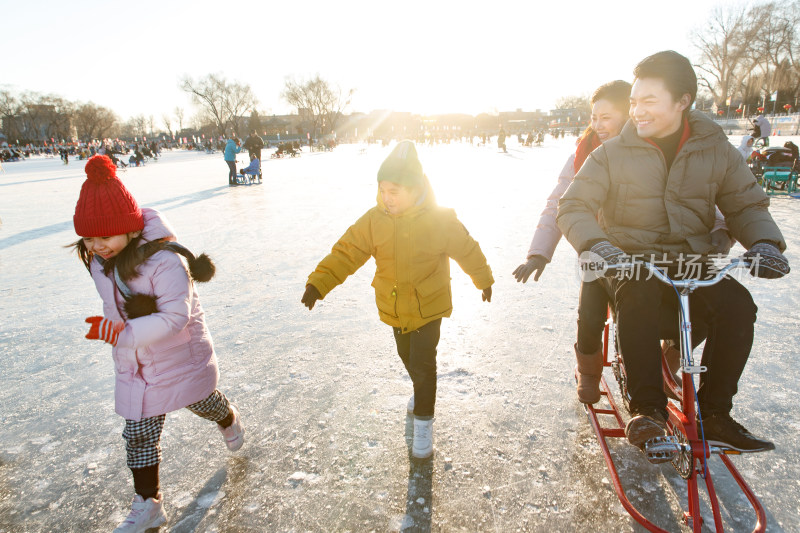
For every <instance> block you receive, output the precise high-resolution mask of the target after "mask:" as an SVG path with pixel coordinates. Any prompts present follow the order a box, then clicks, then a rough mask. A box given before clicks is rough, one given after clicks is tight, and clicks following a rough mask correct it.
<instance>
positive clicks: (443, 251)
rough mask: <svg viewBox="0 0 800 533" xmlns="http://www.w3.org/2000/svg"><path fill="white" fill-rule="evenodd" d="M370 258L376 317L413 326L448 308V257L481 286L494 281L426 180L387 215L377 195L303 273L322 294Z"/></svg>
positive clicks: (444, 313) (444, 314) (446, 313)
mask: <svg viewBox="0 0 800 533" xmlns="http://www.w3.org/2000/svg"><path fill="white" fill-rule="evenodd" d="M370 256H371V257H374V258H375V265H376V271H375V278H374V279H373V280H372V286H373V287H374V288H375V303H376V304H377V306H378V313H379V314H380V319H381V321H383V322H385V323H386V324H388V325H390V326H392V327H397V328H401V329H402V331H403V332H409V331H414V330H416V329H418V328H420V327H422V326H424V325H425V324H427V323H428V322H431V321H433V320H436V319H437V318H442V317H448V316H450V313H451V312H452V310H453V301H452V298H451V294H450V258H451V257H452V258H453V259H455V260H456V262H458V264H459V266H460V267H461V268H462V269H463V270H464V272H466V273H467V274H468V275H469V276H470V277H471V278H472V282H473V283H474V284H475V286H476V287H477V288H478V289H480V290H483V289H485V288H487V287H490V286H491V285H492V284H493V283H494V278H492V270H491V268H489V265H488V264H487V263H486V257H484V255H483V252H481V248H480V246H479V245H478V243H477V242H476V241H475V240H474V239H473V238H472V237H470V235H469V232H467V229H466V228H465V227H464V225H463V224H462V223H461V222H460V221H459V220H458V218H456V213H455V211H454V210H452V209H447V208H444V207H438V206H437V205H436V200H435V198H434V195H433V190H432V189H431V187H430V183H429V182H427V179H426V192H425V194H424V195H423V197H422V199H421V200H420V202H418V204H417V205H416V206H414V207H412V208H411V209H409V210H408V211H406V212H405V213H403V214H401V215H391V214H389V213H388V212H387V211H386V208H385V206H384V204H383V201H382V200H381V197H380V194H378V205H377V206H375V207H373V208H372V209H370V210H369V211H367V212H366V213H365V214H364V215H363V216H362V217H361V218H359V219H358V220H357V221H356V223H355V224H353V225H352V226H350V228H349V229H348V230H347V231H346V232H345V234H344V235H343V236H342V238H341V239H339V241H338V242H337V243H336V244H335V245H334V246H333V250H332V251H331V253H330V254H329V255H328V256H327V257H325V259H323V260H322V261H320V263H319V265H317V268H316V270H314V272H313V273H312V274H311V275H310V276H309V277H308V283H307V284H309V285H313V286H314V287H316V289H317V290H318V291H319V293H320V295H321V296H322V298H324V297H325V295H327V294H328V293H329V292H330V291H331V290H332V289H333V288H334V287H336V286H337V285H339V284H340V283H342V282H344V280H345V279H346V278H347V276H349V275H350V274H353V273H354V272H355V271H356V270H358V269H359V268H360V267H361V266H362V265H363V264H364V263H365V262H366V261H367V259H369V258H370Z"/></svg>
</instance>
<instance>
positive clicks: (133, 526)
mask: <svg viewBox="0 0 800 533" xmlns="http://www.w3.org/2000/svg"><path fill="white" fill-rule="evenodd" d="M86 175H87V179H86V181H85V182H84V183H83V187H82V188H81V193H80V197H79V199H78V204H77V206H76V207H75V216H74V218H73V222H74V225H75V232H76V233H77V234H78V235H80V236H81V239H80V240H78V241H77V242H76V243H75V248H76V249H77V250H78V255H79V256H80V258H81V260H82V261H83V263H84V265H85V266H86V268H87V269H88V270H89V272H90V273H91V275H92V278H93V279H94V282H95V285H96V286H97V292H98V293H99V294H100V297H101V298H102V300H103V316H102V317H101V316H94V317H89V318H87V319H86V322H88V323H89V324H90V329H89V333H88V334H87V335H86V337H87V338H89V339H98V340H103V341H105V342H107V343H108V344H110V345H111V346H112V349H111V353H112V357H113V358H114V369H115V373H116V386H115V393H114V396H115V404H116V412H117V414H119V415H120V416H122V417H124V418H125V429H124V430H123V432H122V436H123V438H124V439H125V443H126V449H127V463H128V467H129V468H130V469H131V472H132V474H133V485H134V490H135V496H134V500H133V505H132V508H131V512H130V514H129V515H128V517H127V518H126V519H125V520H124V521H123V522H122V523H121V524H120V525H119V526H118V527H117V529H115V530H114V531H115V532H116V533H130V532H140V531H145V530H146V529H148V528H152V527H157V526H159V525H161V524H163V523H164V522H165V521H166V514H165V513H164V507H163V501H164V500H163V496H162V495H161V493H160V492H159V478H158V465H159V463H160V462H161V446H160V442H159V441H160V438H161V432H162V430H163V428H164V419H165V415H166V413H169V412H170V411H175V410H177V409H181V408H183V407H186V408H187V409H189V410H190V411H192V412H193V413H195V414H196V415H198V416H201V417H203V418H206V419H208V420H211V421H213V422H216V423H217V427H218V428H219V430H220V432H221V433H222V435H223V438H224V439H225V444H226V445H227V447H228V449H230V450H231V451H236V450H238V449H239V448H241V446H242V444H243V443H244V427H243V426H242V422H241V419H240V416H239V412H238V410H237V409H236V407H235V406H234V405H233V404H231V403H230V402H229V401H228V399H227V398H226V397H225V395H224V394H222V393H221V392H220V391H219V390H217V380H218V378H219V371H218V369H217V360H216V356H215V355H214V345H213V343H212V341H211V335H210V334H209V332H208V329H207V328H206V324H205V318H204V314H203V308H202V307H201V306H200V301H199V299H198V295H197V290H196V289H195V286H194V283H193V280H196V281H208V280H209V279H211V277H212V276H213V274H214V265H213V264H212V263H211V261H210V260H209V259H208V256H206V255H205V254H202V255H201V256H199V257H197V258H195V257H194V256H193V255H192V254H191V252H189V251H188V250H187V249H186V248H184V247H183V246H181V245H179V244H178V243H176V242H174V241H175V232H174V231H173V230H172V228H171V227H170V226H169V224H168V223H167V221H166V220H165V219H164V217H163V216H162V215H161V214H160V213H159V212H158V211H155V210H153V209H140V208H139V206H138V205H137V203H136V200H135V199H134V198H133V196H131V194H130V193H129V192H128V190H127V189H126V188H125V186H124V185H123V184H122V182H121V181H120V180H119V179H118V178H117V176H116V165H114V163H113V162H112V161H111V160H110V159H109V158H108V157H106V156H104V155H97V156H94V157H92V158H90V159H89V161H88V162H87V163H86ZM180 256H184V257H185V258H186V259H187V262H188V265H189V268H188V270H187V267H186V264H185V263H184V261H183V260H182V259H181V257H180Z"/></svg>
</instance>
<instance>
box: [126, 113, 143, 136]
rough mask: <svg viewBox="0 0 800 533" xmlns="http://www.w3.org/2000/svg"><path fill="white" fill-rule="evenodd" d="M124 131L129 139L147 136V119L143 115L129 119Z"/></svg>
mask: <svg viewBox="0 0 800 533" xmlns="http://www.w3.org/2000/svg"><path fill="white" fill-rule="evenodd" d="M125 130H126V132H127V135H128V136H129V137H144V136H145V135H147V118H145V116H144V115H136V116H134V117H131V118H130V120H128V122H127V123H126V124H125Z"/></svg>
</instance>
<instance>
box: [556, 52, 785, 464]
mask: <svg viewBox="0 0 800 533" xmlns="http://www.w3.org/2000/svg"><path fill="white" fill-rule="evenodd" d="M634 76H635V82H634V84H633V87H632V90H631V109H630V116H631V120H630V121H628V123H627V124H626V125H625V127H624V128H623V130H622V133H621V134H620V135H619V136H618V137H616V138H615V139H612V140H610V141H608V142H607V143H605V144H603V145H602V146H601V147H600V148H598V149H596V150H595V151H594V152H592V154H591V155H590V156H589V158H588V159H587V160H586V162H585V163H584V165H583V167H582V168H581V169H580V171H579V172H578V174H577V175H576V177H575V180H574V181H573V182H572V184H571V185H570V187H569V188H568V189H567V191H566V193H565V194H564V195H563V197H562V198H561V200H560V202H559V209H558V225H559V227H560V229H561V230H562V231H563V233H564V235H565V237H566V238H567V240H569V242H570V243H571V244H572V245H573V246H574V247H575V249H576V250H577V251H578V252H579V253H580V252H585V251H591V252H594V253H596V254H599V255H600V256H601V257H602V258H603V259H605V260H606V261H608V262H609V263H614V262H619V261H621V260H623V259H624V258H629V257H630V256H631V255H635V256H639V258H642V259H645V260H648V261H651V262H652V261H654V260H655V261H656V262H658V264H659V266H667V267H668V272H669V274H670V276H672V277H675V276H678V277H680V276H681V275H688V276H689V277H697V274H700V275H705V273H706V271H707V266H708V256H709V255H710V254H712V253H713V247H712V244H711V232H712V229H713V226H714V215H715V206H718V207H719V209H720V210H721V211H722V213H723V214H724V215H725V219H726V222H727V225H728V228H729V231H730V233H731V235H732V236H733V237H734V238H735V239H736V240H738V241H739V242H740V243H742V245H743V246H744V247H745V248H747V249H748V251H747V252H746V254H745V256H746V257H748V258H750V259H751V260H752V259H755V261H754V263H753V264H754V266H753V268H752V269H751V273H752V274H753V275H756V276H760V277H764V278H778V277H782V276H784V275H785V274H787V273H788V272H789V264H788V261H787V260H786V258H785V257H784V256H783V254H782V253H781V252H782V251H783V250H784V249H785V248H786V243H785V241H784V239H783V236H782V235H781V232H780V230H779V229H778V226H777V225H776V224H775V221H774V220H773V219H772V216H771V215H770V214H769V211H768V206H769V199H768V198H767V196H766V195H765V194H764V192H763V191H762V190H761V188H760V187H759V186H758V184H757V183H756V181H755V178H754V177H753V175H752V173H751V172H750V170H749V169H748V168H747V166H746V165H745V163H744V161H743V160H742V157H741V155H740V154H739V152H738V151H737V150H736V148H735V147H734V146H733V145H731V144H730V142H728V139H727V137H726V136H725V134H724V132H723V131H722V129H721V128H720V127H719V126H718V125H716V124H715V123H714V122H713V121H711V120H710V119H708V118H707V117H706V116H705V115H703V114H702V113H699V112H697V111H689V108H690V107H691V105H692V103H693V102H694V99H695V96H696V94H697V78H696V76H695V73H694V70H693V69H692V66H691V63H690V62H689V60H688V59H686V58H685V57H683V56H682V55H680V54H678V53H676V52H673V51H665V52H659V53H657V54H654V55H652V56H650V57H647V58H645V59H644V60H642V61H641V62H640V63H639V65H637V67H636V69H635V70H634ZM598 215H599V216H598ZM692 258H695V259H696V261H697V264H700V265H702V267H701V269H700V272H698V273H695V274H694V275H692V273H690V272H686V271H684V269H685V268H686V266H687V260H691V259H692ZM644 277H645V276H639V277H638V278H630V277H628V278H626V279H606V280H604V281H605V283H606V284H607V289H608V291H609V295H610V297H611V299H612V301H613V303H614V305H615V307H616V311H617V323H618V328H619V329H618V331H619V343H620V351H621V353H622V356H623V359H624V362H625V370H626V372H627V376H628V388H629V392H630V395H631V403H630V408H631V414H632V416H633V418H632V419H631V421H630V422H629V423H628V425H627V427H626V430H625V434H626V436H627V437H628V440H629V441H630V442H631V443H632V444H634V445H635V446H637V447H640V448H642V449H643V448H644V445H645V443H646V442H647V441H648V440H650V439H651V438H653V437H657V436H661V435H664V434H665V430H666V423H665V418H666V414H667V412H666V405H667V397H666V394H665V392H664V389H663V382H662V377H661V348H660V344H659V337H660V334H661V332H660V331H659V323H660V316H661V314H662V313H663V312H666V309H667V308H670V309H671V307H670V305H671V304H672V302H675V301H676V300H677V297H676V296H675V293H674V291H673V290H672V289H671V288H670V287H667V286H666V285H664V284H663V283H661V282H660V281H658V280H657V279H655V278H650V279H643V278H644ZM670 300H671V301H670ZM665 302H666V305H665ZM756 311H757V308H756V305H755V303H754V302H753V299H752V297H751V296H750V293H749V292H748V291H747V289H746V288H745V287H744V286H742V285H741V284H739V283H738V282H736V281H735V280H733V279H731V278H725V279H723V280H722V281H721V282H720V283H718V284H716V285H714V286H712V287H703V288H698V289H697V290H695V292H694V293H692V296H691V299H690V315H691V317H692V323H693V324H695V326H696V328H697V329H700V330H702V331H707V335H708V336H707V339H706V345H705V348H704V350H703V359H702V363H701V364H702V365H705V366H707V367H708V371H707V372H706V373H704V374H702V375H701V379H700V389H699V391H698V398H699V409H700V412H701V414H702V420H703V429H704V433H705V438H706V441H708V442H709V443H710V444H712V445H717V446H723V447H727V448H732V449H736V450H739V451H747V452H755V451H764V450H771V449H774V445H773V444H772V443H771V442H769V441H767V440H764V439H760V438H758V437H756V436H754V435H752V434H751V433H750V432H749V431H747V430H746V429H745V428H744V427H743V426H741V425H740V424H739V423H737V422H736V421H735V420H733V419H732V418H731V416H730V411H731V409H732V407H733V396H734V395H735V394H736V391H737V384H738V381H739V378H740V376H741V374H742V371H743V370H744V367H745V365H746V363H747V358H748V356H749V355H750V348H751V346H752V342H753V329H754V327H753V326H754V323H755V319H756ZM670 312H674V311H670ZM666 460H669V459H666Z"/></svg>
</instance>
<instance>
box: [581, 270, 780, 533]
mask: <svg viewBox="0 0 800 533" xmlns="http://www.w3.org/2000/svg"><path fill="white" fill-rule="evenodd" d="M636 265H641V267H642V268H644V269H646V270H648V271H649V272H650V273H651V274H652V275H653V276H654V277H656V278H658V279H659V280H660V281H662V282H664V283H666V284H668V285H670V286H672V287H674V289H675V291H676V292H677V293H678V297H679V306H680V307H679V325H680V330H679V336H680V354H681V369H682V375H681V385H680V386H679V385H678V383H677V382H676V381H675V379H674V376H673V374H672V372H671V371H670V369H669V365H668V364H667V360H666V358H664V357H662V364H661V367H662V374H663V377H664V383H665V384H666V386H667V387H668V388H669V390H670V391H671V393H672V394H671V396H672V397H673V398H672V399H670V401H669V404H668V406H667V410H668V412H669V419H668V420H667V426H668V428H669V431H668V435H667V436H665V437H659V438H655V439H651V440H650V441H648V442H647V443H646V444H645V454H646V455H648V457H659V458H661V459H664V458H665V457H671V463H672V466H673V467H674V468H675V470H676V471H677V472H678V474H679V475H680V476H681V477H682V478H683V479H685V480H686V490H687V495H686V496H687V501H688V509H685V510H684V511H683V520H684V523H685V524H686V525H687V526H688V527H690V528H691V529H692V531H694V532H699V531H701V528H702V524H703V518H702V516H701V514H700V493H699V489H698V486H699V480H700V479H702V480H703V481H704V482H705V483H704V484H705V487H706V492H707V493H708V502H709V504H710V507H711V511H712V513H713V518H714V526H715V530H716V531H717V532H722V531H723V529H722V517H721V513H720V504H719V500H718V499H717V494H716V491H715V490H714V483H713V481H712V479H711V472H710V470H709V468H708V461H709V460H710V459H711V457H712V456H717V457H719V458H720V460H721V461H722V463H723V464H724V465H725V466H726V467H727V469H728V471H729V472H730V474H731V476H732V477H733V479H734V480H735V481H736V483H737V484H738V485H739V488H740V489H741V490H742V492H743V493H744V495H745V496H746V497H747V499H748V500H749V502H750V504H751V506H752V507H753V510H754V512H755V515H756V525H755V528H754V529H753V532H754V533H756V532H763V531H764V530H765V529H766V524H767V519H766V514H765V512H764V508H763V506H762V505H761V502H760V501H759V500H758V498H757V497H756V495H755V494H754V493H753V491H752V490H751V489H750V487H749V486H748V485H747V482H746V481H745V480H744V478H743V477H742V475H741V474H740V473H739V471H738V470H737V469H736V467H735V466H734V464H733V462H731V460H730V459H729V458H728V455H738V454H739V453H740V452H738V451H736V450H731V449H728V448H721V447H717V446H709V445H708V443H706V442H705V440H704V439H703V434H702V422H700V423H698V422H697V404H696V400H697V395H696V384H695V376H696V375H699V374H700V373H702V372H704V371H705V370H706V368H705V367H703V366H699V365H695V362H694V356H693V354H692V335H691V329H692V328H691V321H690V317H689V294H691V292H692V291H694V289H696V288H697V287H707V286H710V285H714V284H715V283H718V282H719V281H720V280H721V279H722V278H723V277H725V275H727V274H729V273H731V272H732V271H733V270H735V269H739V268H748V269H749V268H750V265H749V263H747V262H746V261H743V260H740V259H736V260H733V261H731V262H730V263H729V264H727V265H726V266H725V267H723V268H721V269H720V270H719V271H717V273H716V275H715V276H714V277H713V278H712V279H709V280H681V281H677V280H671V279H670V278H669V277H667V275H666V274H665V273H664V272H663V271H662V270H660V269H659V268H657V267H655V266H653V265H651V264H649V263H645V262H637V263H634V264H633V266H634V267H635V266H636ZM629 268H630V266H629ZM610 315H611V314H610V313H609V320H608V321H607V323H606V329H605V333H604V336H603V353H604V366H606V367H610V368H611V369H612V371H613V374H614V377H615V379H616V381H617V383H618V384H619V390H620V393H621V395H622V399H623V401H624V403H625V406H626V407H627V405H628V400H629V395H628V389H627V378H626V375H625V366H624V364H623V362H622V356H621V355H620V353H619V350H618V349H616V347H617V343H616V342H615V337H614V333H615V329H614V327H613V321H612V319H611V318H610ZM611 345H613V346H614V347H615V348H614V349H613V350H612V351H613V356H612V357H611V359H609V346H611ZM666 351H667V348H664V354H666ZM600 390H601V393H602V396H603V397H604V398H605V399H606V403H607V404H608V407H600V406H601V404H602V400H601V402H599V403H597V404H595V405H586V408H587V411H588V416H589V422H590V423H591V425H592V428H593V429H594V432H595V435H596V436H597V440H598V442H599V443H600V448H601V449H602V452H603V457H604V458H605V461H606V465H607V466H608V470H609V472H610V473H611V477H612V480H613V483H614V489H615V490H616V492H617V496H618V497H619V500H620V503H622V506H623V507H624V508H625V510H626V511H627V512H628V513H629V514H630V515H631V517H632V518H633V519H634V520H636V521H637V522H638V523H639V524H641V525H642V526H644V527H645V528H646V529H647V530H648V531H655V532H663V533H667V532H666V531H665V530H664V529H661V528H659V527H658V526H656V525H655V524H653V523H652V522H651V521H650V520H648V519H647V518H646V517H645V516H643V515H642V514H641V513H640V512H639V511H638V510H637V509H636V507H634V505H633V504H632V503H631V502H630V500H629V499H628V497H627V496H626V494H625V489H624V488H623V486H622V483H621V482H620V478H619V474H618V472H617V468H616V466H615V464H614V457H613V455H612V453H611V452H610V451H609V447H608V439H611V438H622V439H625V423H624V421H623V417H622V415H621V412H620V409H619V408H618V406H617V403H616V402H615V401H614V397H613V395H612V392H611V390H610V389H609V387H608V383H606V380H605V377H601V380H600ZM700 415H701V416H702V413H700ZM601 417H603V421H607V420H609V419H610V421H609V422H607V424H603V423H602V422H601ZM701 421H702V418H701ZM609 424H610V425H609Z"/></svg>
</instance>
